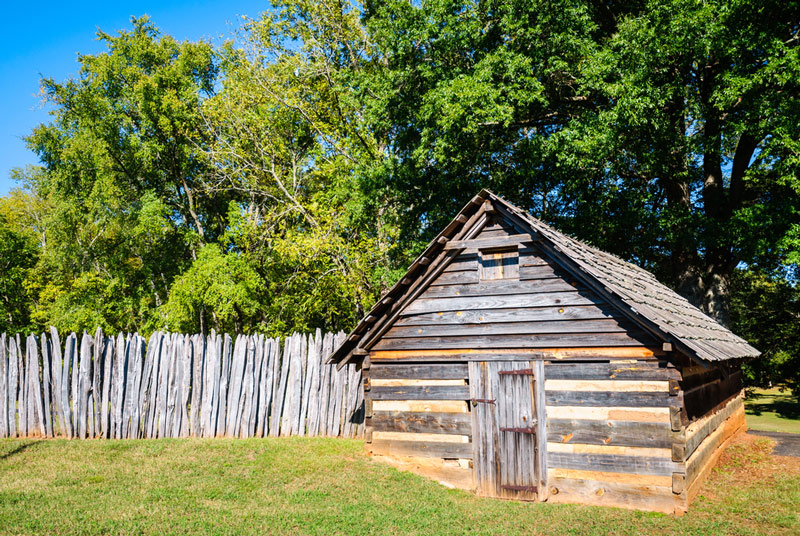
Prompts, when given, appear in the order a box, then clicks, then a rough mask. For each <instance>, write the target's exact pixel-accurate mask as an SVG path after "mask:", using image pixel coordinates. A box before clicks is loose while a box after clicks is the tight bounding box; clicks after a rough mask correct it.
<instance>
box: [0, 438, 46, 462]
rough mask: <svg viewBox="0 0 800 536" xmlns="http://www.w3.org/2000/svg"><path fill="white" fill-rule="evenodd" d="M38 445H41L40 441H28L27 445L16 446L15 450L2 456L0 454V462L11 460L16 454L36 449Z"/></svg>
mask: <svg viewBox="0 0 800 536" xmlns="http://www.w3.org/2000/svg"><path fill="white" fill-rule="evenodd" d="M39 443H41V441H28V442H27V443H22V444H21V445H19V446H17V447H16V448H14V449H11V450H9V451H8V452H6V453H4V454H0V462H4V461H6V460H7V459H9V458H11V457H12V456H15V455H17V454H21V453H23V452H25V451H26V450H28V449H29V448H31V447H36V446H37V445H39Z"/></svg>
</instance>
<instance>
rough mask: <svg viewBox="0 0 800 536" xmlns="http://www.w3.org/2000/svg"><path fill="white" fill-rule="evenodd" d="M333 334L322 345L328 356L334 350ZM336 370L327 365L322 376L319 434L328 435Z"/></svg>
mask: <svg viewBox="0 0 800 536" xmlns="http://www.w3.org/2000/svg"><path fill="white" fill-rule="evenodd" d="M333 344H334V340H333V334H332V333H326V334H325V337H324V339H323V343H322V353H323V354H325V355H327V354H328V353H329V352H331V350H332V349H333ZM335 370H336V367H334V366H333V365H325V366H324V367H323V368H322V375H321V376H320V398H319V425H318V434H319V435H328V413H329V412H330V407H331V404H330V399H331V398H330V397H331V395H330V391H331V376H332V374H333V372H334V371H335Z"/></svg>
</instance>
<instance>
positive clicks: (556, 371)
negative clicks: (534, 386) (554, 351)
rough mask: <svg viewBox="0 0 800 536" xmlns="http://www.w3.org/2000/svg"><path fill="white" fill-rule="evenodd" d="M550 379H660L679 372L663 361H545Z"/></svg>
mask: <svg viewBox="0 0 800 536" xmlns="http://www.w3.org/2000/svg"><path fill="white" fill-rule="evenodd" d="M545 372H546V374H547V378H548V379H551V380H661V381H668V380H671V379H679V378H680V372H679V371H678V369H676V368H675V367H673V366H671V365H670V366H667V364H666V362H665V361H661V362H653V361H644V362H637V363H630V362H624V363H618V362H617V363H615V362H613V361H611V362H609V363H546V364H545Z"/></svg>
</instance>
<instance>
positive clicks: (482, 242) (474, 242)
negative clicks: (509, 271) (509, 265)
mask: <svg viewBox="0 0 800 536" xmlns="http://www.w3.org/2000/svg"><path fill="white" fill-rule="evenodd" d="M536 240H538V237H537V236H535V235H530V234H516V235H506V236H495V237H488V238H473V239H470V240H451V241H450V242H448V243H447V244H445V246H444V249H445V250H451V249H489V248H499V247H506V246H518V245H519V244H524V243H526V242H534V241H536Z"/></svg>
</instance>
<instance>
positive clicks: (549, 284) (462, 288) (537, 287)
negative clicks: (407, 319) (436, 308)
mask: <svg viewBox="0 0 800 536" xmlns="http://www.w3.org/2000/svg"><path fill="white" fill-rule="evenodd" d="M576 289H578V287H577V285H572V284H570V283H569V282H567V281H564V280H563V279H560V278H551V279H537V280H535V281H517V280H513V279H494V280H489V281H484V282H483V283H476V284H471V285H446V286H437V287H429V288H428V289H426V290H425V292H423V293H422V294H421V295H420V298H421V299H425V298H457V297H469V296H506V295H513V294H540V293H544V292H574V291H575V290H576ZM580 290H583V291H584V292H586V290H585V289H582V288H581V289H580Z"/></svg>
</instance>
